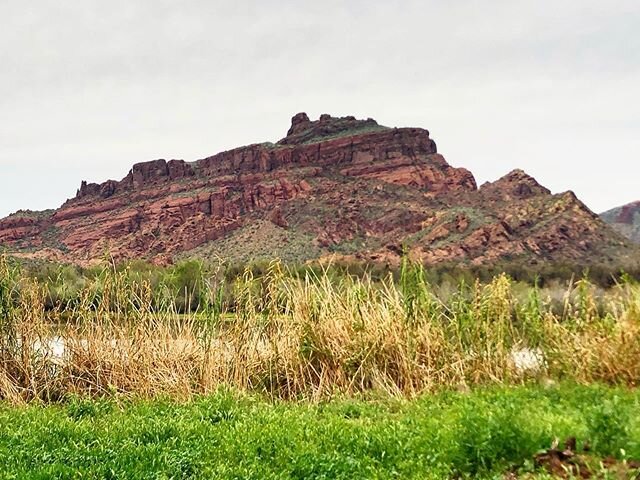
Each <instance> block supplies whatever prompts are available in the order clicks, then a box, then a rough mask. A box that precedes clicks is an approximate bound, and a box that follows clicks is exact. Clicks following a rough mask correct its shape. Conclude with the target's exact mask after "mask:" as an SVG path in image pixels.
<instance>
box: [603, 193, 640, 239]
mask: <svg viewBox="0 0 640 480" xmlns="http://www.w3.org/2000/svg"><path fill="white" fill-rule="evenodd" d="M600 216H601V217H602V219H603V220H604V221H605V222H607V223H608V224H609V225H611V226H612V227H613V228H614V229H615V230H617V231H618V232H620V233H621V234H622V235H624V236H625V237H627V238H629V239H631V240H632V241H633V242H635V243H640V201H637V202H632V203H629V204H627V205H623V206H622V207H618V208H613V209H611V210H609V211H606V212H604V213H603V214H601V215H600Z"/></svg>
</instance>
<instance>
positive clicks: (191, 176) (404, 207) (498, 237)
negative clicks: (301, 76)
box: [0, 113, 627, 264]
mask: <svg viewBox="0 0 640 480" xmlns="http://www.w3.org/2000/svg"><path fill="white" fill-rule="evenodd" d="M265 221H266V222H268V223H266V224H268V225H274V226H275V227H277V228H278V229H280V230H279V231H286V232H287V235H288V237H287V238H290V239H292V240H289V241H290V242H295V241H297V242H302V243H298V244H296V243H292V244H291V245H287V246H285V248H290V249H291V250H292V251H296V252H300V255H301V260H306V259H308V258H312V256H315V257H317V256H318V255H320V256H321V255H323V254H326V255H333V254H338V255H343V256H345V257H349V256H354V257H355V258H358V259H362V260H370V261H382V262H393V261H397V260H398V259H399V257H400V255H401V254H402V252H405V251H406V252H408V253H409V254H410V255H411V256H412V258H416V259H419V260H422V261H424V262H426V263H432V264H435V263H441V262H468V263H487V262H493V261H495V260H497V259H505V258H513V257H524V258H530V259H535V260H536V261H538V260H580V259H592V258H593V257H594V256H598V255H599V254H600V252H604V251H605V250H606V252H607V253H606V254H607V255H608V256H610V255H612V253H611V252H612V251H614V254H617V253H615V252H619V251H623V250H624V251H626V250H625V249H626V248H627V245H626V244H624V242H622V241H621V240H620V239H619V237H615V235H614V236H613V237H612V235H611V231H610V230H609V229H608V228H607V227H606V226H605V225H604V224H603V223H602V222H601V221H600V220H599V219H598V218H597V216H595V215H594V214H593V213H592V212H591V211H589V209H588V208H586V207H585V206H584V205H583V204H582V203H581V202H580V201H579V200H578V199H577V198H575V195H573V194H571V193H570V192H568V193H566V194H561V195H551V193H550V192H549V190H548V189H546V188H544V187H543V186H541V185H540V184H539V183H538V182H537V181H536V180H535V179H533V178H532V177H530V176H529V175H527V174H526V173H525V172H523V171H521V170H514V171H513V172H511V173H509V174H508V175H506V176H505V177H503V178H501V179H499V180H497V181H495V182H493V183H490V184H485V185H483V186H482V187H481V188H480V189H477V187H476V182H475V179H474V177H473V175H472V174H471V172H469V171H468V170H466V169H464V168H454V167H452V166H450V165H449V164H448V163H447V162H446V160H445V159H444V157H443V156H442V155H440V154H439V153H438V151H437V148H436V144H435V142H434V141H433V140H432V139H431V138H430V135H429V132H428V131H427V130H424V129H421V128H387V127H383V126H380V125H379V124H378V123H377V122H376V121H375V120H372V119H367V120H358V119H356V118H355V117H341V118H335V117H332V116H330V115H326V114H325V115H322V116H321V117H320V119H318V120H315V121H311V120H310V119H309V117H308V116H307V115H306V114H304V113H299V114H297V115H295V116H294V117H293V118H292V121H291V127H290V129H289V131H288V132H287V136H286V137H285V138H283V139H282V140H280V141H279V142H277V143H276V144H273V143H267V144H255V145H249V146H245V147H240V148H236V149H233V150H229V151H226V152H221V153H218V154H216V155H213V156H210V157H207V158H203V159H201V160H197V161H195V162H192V163H188V162H185V161H183V160H169V161H166V160H163V159H160V160H153V161H150V162H143V163H138V164H135V165H134V166H133V167H132V169H131V170H130V172H129V173H128V174H127V175H126V176H125V177H124V178H123V179H122V180H120V181H115V180H108V181H106V182H104V183H101V184H97V183H87V182H82V184H81V186H80V189H79V190H78V192H77V194H76V196H75V197H74V198H73V199H71V200H68V201H67V202H66V203H65V204H64V205H63V206H62V207H61V208H59V209H58V210H56V211H52V212H45V213H42V214H35V213H33V212H19V213H17V214H15V215H13V216H10V217H8V218H6V219H4V220H0V243H1V244H3V245H5V246H7V247H8V248H9V249H12V250H14V251H19V252H22V255H27V256H28V255H34V256H39V257H43V256H44V257H47V256H49V257H51V258H55V259H56V260H60V259H63V260H68V261H74V262H79V263H89V262H92V261H95V260H99V259H101V258H103V257H104V255H105V252H107V251H108V252H109V253H110V254H111V255H112V256H113V257H115V258H116V259H127V258H140V257H143V258H148V259H150V260H153V261H155V262H158V263H162V262H167V261H171V259H172V258H173V257H174V256H175V255H179V254H184V253H185V252H187V253H188V252H192V251H193V252H201V251H202V250H203V249H206V248H207V246H216V245H218V242H220V241H222V239H226V240H225V245H227V244H233V238H234V235H235V232H238V231H240V230H242V229H244V230H246V229H247V228H251V225H253V224H255V225H266V224H265ZM614 237H615V238H614ZM296 239H297V240H296ZM239 248H241V249H245V250H246V251H249V252H250V251H251V250H252V246H251V245H241V246H240V247H239ZM194 249H196V250H194ZM616 249H617V250H616ZM223 253H224V252H223ZM229 254H232V253H231V251H230V253H229ZM305 255H306V256H305Z"/></svg>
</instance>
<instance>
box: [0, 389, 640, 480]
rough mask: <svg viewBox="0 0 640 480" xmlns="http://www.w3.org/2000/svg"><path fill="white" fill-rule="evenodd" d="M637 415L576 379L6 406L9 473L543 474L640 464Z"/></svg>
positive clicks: (610, 393)
mask: <svg viewBox="0 0 640 480" xmlns="http://www.w3.org/2000/svg"><path fill="white" fill-rule="evenodd" d="M638 412H640V392H638V391H637V390H632V389H626V388H622V387H605V386H598V385H591V386H577V385H573V384H560V385H557V386H547V387H542V386H539V385H532V386H520V387H490V388H487V389H479V390H474V391H472V392H471V393H460V392H455V393H452V392H441V393H439V394H435V395H425V396H421V397H418V398H416V399H413V400H391V399H388V398H387V399H385V400H381V401H375V400H370V399H369V400H368V401H362V400H354V399H350V400H332V401H329V402H326V403H319V404H312V403H309V402H275V403H272V402H269V401H267V400H265V399H263V398H260V397H255V396H245V395H242V394H232V393H229V392H218V393H216V394H213V395H210V396H205V397H196V398H194V399H193V400H192V401H190V402H187V403H177V402H175V401H170V400H165V401H163V400H157V399H156V400H149V401H139V400H138V401H133V400H118V398H117V397H115V398H111V399H110V400H87V399H75V400H74V399H71V400H70V401H68V402H67V403H64V404H58V405H49V406H44V407H43V406H37V405H31V406H22V407H20V406H18V407H14V406H9V405H8V404H4V406H1V407H0V478H2V479H17V478H24V479H27V478H28V479H39V478H41V479H45V478H46V479H54V478H83V479H91V478H94V479H108V478H132V479H134V478H135V479H163V478H166V479H169V478H172V479H183V478H216V479H218V478H219V479H227V478H229V479H231V478H234V479H270V478H300V479H302V478H316V479H320V478H325V479H339V478H344V479H357V478H380V479H382V478H403V479H405V478H416V479H424V478H453V477H458V478H459V477H463V478H504V477H503V475H504V474H505V473H507V472H509V471H513V472H516V473H517V475H518V476H520V475H523V476H525V478H545V477H544V473H543V472H541V471H535V470H534V466H533V462H532V459H533V456H534V454H535V453H536V452H537V451H539V450H540V449H544V448H548V447H549V446H550V444H551V443H552V442H553V440H554V438H560V439H564V438H565V437H569V436H576V437H577V439H578V443H579V444H582V442H584V441H588V442H589V443H590V445H591V454H592V455H593V458H602V457H605V456H609V455H613V456H616V457H618V458H621V457H625V456H626V457H629V458H638V457H640V415H638ZM526 472H533V474H532V475H527V474H526ZM512 478H513V477H512ZM605 478H606V477H605ZM615 478H618V477H615Z"/></svg>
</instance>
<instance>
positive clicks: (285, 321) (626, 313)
mask: <svg viewBox="0 0 640 480" xmlns="http://www.w3.org/2000/svg"><path fill="white" fill-rule="evenodd" d="M215 279H216V276H215V275H203V278H201V279H199V283H198V285H199V287H198V291H197V292H195V291H184V292H182V296H183V298H187V302H185V303H184V304H186V305H189V306H190V305H196V308H194V309H190V308H187V309H186V310H183V309H179V308H178V307H177V305H176V301H175V298H174V297H175V292H174V293H173V294H172V293H171V292H169V291H168V290H167V291H166V292H163V291H162V287H156V288H155V290H154V288H152V287H151V285H150V284H149V283H148V282H145V281H139V279H138V280H136V279H135V278H134V276H133V275H130V273H129V272H128V270H127V269H124V270H118V269H115V268H113V267H112V266H111V267H105V268H104V270H103V271H102V272H101V273H100V275H97V276H95V278H91V279H87V281H86V282H84V283H83V285H81V286H80V288H79V290H78V292H77V295H75V296H74V297H73V300H72V301H59V302H57V303H55V304H54V306H53V307H51V298H50V294H51V292H49V291H48V290H47V288H46V286H45V285H43V284H41V283H40V282H38V281H36V280H34V279H31V278H27V277H26V276H24V275H22V274H21V273H20V270H19V269H18V268H17V267H12V266H11V265H10V264H9V263H8V262H7V260H6V259H4V258H0V362H1V363H0V397H2V398H4V399H7V400H9V401H12V402H24V401H31V400H36V399H39V400H44V401H56V400H59V399H62V398H64V397H65V396H67V395H68V394H88V395H93V396H101V395H114V394H131V395H136V396H143V397H154V396H171V397H175V398H188V397H190V396H192V395H194V394H203V393H207V392H211V391H213V390H215V389H217V388H219V387H220V386H230V387H233V388H237V389H241V390H247V391H253V392H261V393H265V394H267V395H270V396H272V397H274V398H282V399H289V398H312V399H321V398H326V397H329V396H331V395H334V394H354V393H363V392H375V393H376V394H380V393H384V394H390V395H407V396H412V395H416V394H419V393H422V392H427V391H433V390H437V389H441V388H468V387H471V386H474V385H483V384H489V383H509V384H513V383H522V382H524V381H527V380H531V379H532V378H533V379H535V378H539V379H572V380H575V381H577V382H594V381H596V382H606V383H623V384H628V385H636V384H637V383H638V381H639V380H640V342H639V341H638V338H640V337H639V334H640V287H639V286H637V285H635V284H633V282H631V281H623V282H622V283H620V284H619V285H617V286H616V287H614V288H612V289H611V290H609V291H606V292H602V291H596V289H595V288H594V287H593V286H592V285H591V284H589V282H588V281H587V280H584V279H583V280H579V281H578V282H575V283H572V284H571V285H569V286H568V288H567V290H566V292H565V294H564V297H563V304H562V308H558V306H557V302H555V301H554V300H553V299H552V296H553V295H551V293H550V292H548V291H544V290H541V289H539V288H537V287H531V288H530V289H529V290H528V292H526V295H524V296H523V295H522V294H521V292H520V291H519V290H520V289H519V287H518V288H516V287H517V286H516V285H515V284H514V283H513V282H512V281H511V280H510V279H509V278H508V277H507V276H505V275H502V276H498V277H496V278H494V279H493V281H491V282H490V283H488V284H480V283H479V282H476V283H475V284H472V285H469V284H464V283H462V284H460V285H459V286H458V287H457V289H455V290H454V291H452V292H447V294H446V295H439V294H436V293H435V292H436V291H437V289H434V288H432V287H431V286H430V285H428V284H427V282H426V281H425V275H424V270H423V268H422V267H420V266H416V265H411V264H409V263H405V264H404V265H403V268H402V272H401V275H400V279H399V281H398V282H394V280H393V279H392V278H391V276H390V277H389V278H388V279H386V280H384V281H382V282H374V281H372V280H371V279H370V278H369V277H367V276H364V277H361V278H355V277H351V276H341V277H336V276H333V275H329V274H328V273H327V272H324V273H320V274H317V273H313V272H308V273H304V274H292V273H291V272H289V271H287V270H286V269H285V268H284V267H283V266H282V265H281V264H280V263H278V262H273V263H272V264H271V265H270V267H269V268H268V270H267V273H266V274H265V275H264V276H263V277H260V278H254V277H253V275H252V274H251V272H250V271H249V270H247V271H246V272H245V273H244V275H242V276H241V277H240V278H238V279H237V281H236V283H235V285H234V288H233V291H232V292H230V293H229V292H226V293H224V292H223V287H222V286H219V285H217V284H216V280H215ZM517 290H518V291H517ZM193 295H197V296H198V298H197V299H196V300H197V301H195V302H193V301H191V300H192V298H191V297H192V296H193ZM518 352H524V354H525V355H529V356H530V357H531V358H533V360H534V361H533V364H532V365H525V366H522V365H518V361H517V359H516V358H517V354H518Z"/></svg>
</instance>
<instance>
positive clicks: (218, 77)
mask: <svg viewBox="0 0 640 480" xmlns="http://www.w3.org/2000/svg"><path fill="white" fill-rule="evenodd" d="M639 32H640V1H638V0H606V1H603V0H597V1H594V0H562V1H559V0H531V1H523V0H491V1H489V0H485V1H466V0H450V1H441V0H438V1H436V0H419V1H392V0H366V1H360V0H349V1H346V0H345V1H335V0H323V1H317V0H313V1H306V0H291V1H289V0H255V1H243V0H236V1H234V2H226V1H225V2H222V1H212V0H186V1H185V0H180V1H178V0H174V1H167V0H145V1H136V0H111V1H108V2H107V1H104V0H68V1H64V2H61V1H60V0H55V1H47V0H32V1H29V2H26V1H24V0H19V1H18V0H1V1H0V216H4V215H6V214H8V213H10V212H12V211H15V210H17V209H20V208H29V209H44V208H54V207H58V206H59V205H60V204H61V203H62V202H63V201H64V200H65V199H67V198H69V197H71V196H73V195H74V194H75V191H76V189H77V188H78V186H79V184H80V181H81V180H83V179H85V180H89V181H99V182H101V181H104V180H107V179H109V178H115V179H120V178H122V177H123V176H125V175H126V174H127V172H128V170H129V168H130V167H131V165H132V164H133V163H136V162H140V161H145V160H151V159H155V158H166V159H170V158H182V159H185V160H195V159H198V158H202V157H205V156H208V155H211V154H214V153H217V152H218V151H221V150H225V149H229V148H232V147H236V146H240V145H244V144H248V143H255V142H262V141H267V140H272V141H275V140H277V139H279V138H281V137H283V136H284V134H285V132H286V131H287V129H288V127H289V121H290V118H291V116H292V115H293V114H294V113H296V112H299V111H306V112H308V113H309V115H310V116H311V117H312V118H317V117H318V116H319V115H320V114H321V113H330V114H333V115H356V116H358V117H364V118H366V117H373V118H376V119H377V120H378V121H379V123H381V124H384V125H388V126H419V127H424V128H427V129H429V130H430V131H431V135H432V138H434V139H435V141H436V143H437V144H438V148H439V150H440V152H441V153H442V154H443V155H444V156H445V157H446V158H447V160H448V161H449V163H451V164H452V165H454V166H464V167H466V168H469V169H470V170H471V171H472V172H473V173H474V175H475V176H476V179H477V180H478V183H482V182H484V181H486V180H495V179H497V178H498V177H500V176H502V175H504V174H505V173H507V172H509V171H510V170H512V169H514V168H522V169H524V170H526V171H527V172H529V173H530V174H532V175H533V176H535V177H536V178H537V179H538V180H539V181H540V182H541V183H543V184H544V185H546V186H547V187H549V188H551V189H552V190H553V191H554V192H561V191H565V190H574V191H575V192H576V194H577V195H578V196H579V197H580V198H581V199H582V200H584V201H585V202H586V203H587V205H588V206H589V207H591V208H592V209H593V210H595V211H597V212H600V211H603V210H606V209H608V208H611V207H614V206H617V205H620V204H623V203H627V202H630V201H632V200H638V199H640V178H639V177H640V175H639V174H640V33H639Z"/></svg>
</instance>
